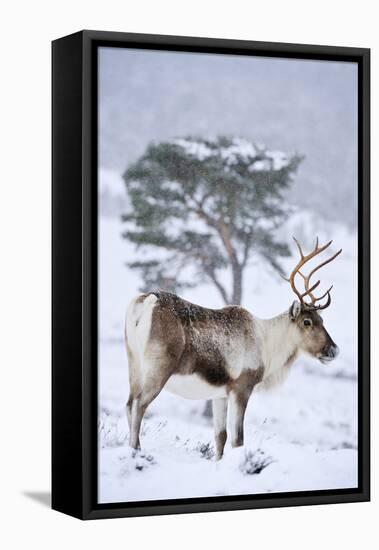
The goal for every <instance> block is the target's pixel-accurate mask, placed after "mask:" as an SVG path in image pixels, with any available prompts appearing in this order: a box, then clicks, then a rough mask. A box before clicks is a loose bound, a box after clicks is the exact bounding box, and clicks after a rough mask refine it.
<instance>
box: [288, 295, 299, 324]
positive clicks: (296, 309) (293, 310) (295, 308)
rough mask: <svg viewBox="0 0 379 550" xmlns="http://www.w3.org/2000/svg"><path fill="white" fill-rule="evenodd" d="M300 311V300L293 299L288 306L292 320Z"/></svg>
mask: <svg viewBox="0 0 379 550" xmlns="http://www.w3.org/2000/svg"><path fill="white" fill-rule="evenodd" d="M300 312H301V304H300V302H298V301H297V300H295V301H294V302H293V304H292V306H291V307H290V311H289V314H290V317H291V319H293V320H294V319H296V318H297V317H298V316H299V315H300Z"/></svg>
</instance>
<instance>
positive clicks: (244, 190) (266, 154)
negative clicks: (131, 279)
mask: <svg viewBox="0 0 379 550" xmlns="http://www.w3.org/2000/svg"><path fill="white" fill-rule="evenodd" d="M300 162H301V157H299V156H298V155H294V156H292V157H287V156H286V155H284V154H283V153H279V152H275V151H269V150H268V149H266V148H265V147H263V146H258V145H256V144H254V143H252V142H249V141H247V140H244V139H241V138H228V137H218V138H217V139H214V140H210V139H201V138H182V139H175V140H172V141H169V142H163V143H158V144H152V145H150V146H148V148H147V150H146V152H145V153H144V154H143V155H142V156H141V157H140V158H139V159H138V160H137V161H136V162H135V163H134V164H132V165H131V166H130V167H129V168H128V169H127V170H126V172H125V174H124V181H125V184H126V187H127V190H128V196H129V200H130V208H129V211H128V212H127V213H126V214H125V215H123V221H124V223H125V227H126V229H125V232H124V234H123V236H124V237H125V238H126V239H129V240H130V241H131V242H133V243H134V244H135V245H136V248H137V249H140V250H141V251H142V252H143V251H145V253H148V254H149V256H148V259H144V258H141V259H139V260H138V261H135V262H133V263H130V264H129V266H130V267H131V268H132V269H137V270H139V271H140V273H141V275H142V279H143V281H144V288H142V289H141V290H151V289H154V288H162V289H165V290H170V291H174V292H178V291H180V290H181V289H183V288H189V287H194V286H196V285H198V284H200V283H202V282H205V281H206V282H209V283H211V284H213V285H214V286H215V288H216V289H217V291H218V292H219V295H220V297H221V299H222V301H223V302H224V303H225V304H240V303H241V300H242V289H243V274H244V269H245V268H246V265H247V264H248V262H249V260H250V259H251V258H252V256H253V255H257V256H260V257H261V258H263V259H264V260H265V261H266V262H267V263H268V264H269V265H270V266H271V267H272V268H273V269H274V270H276V271H278V272H281V267H280V263H279V259H280V258H281V257H284V256H288V255H289V250H288V248H287V245H286V244H285V243H283V242H280V241H279V240H278V239H277V237H275V235H277V234H278V231H277V230H278V228H279V227H280V226H281V225H282V224H283V222H284V221H285V220H286V219H287V218H288V215H289V208H288V206H287V202H286V201H285V200H284V194H285V192H286V191H287V190H288V188H289V187H290V185H291V183H292V181H293V175H294V174H295V172H296V170H297V167H298V166H299V163H300ZM224 269H229V270H230V271H231V275H232V277H231V280H232V284H231V287H230V288H227V287H226V286H225V284H223V283H222V282H221V279H220V272H221V271H222V270H224Z"/></svg>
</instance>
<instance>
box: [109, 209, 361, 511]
mask: <svg viewBox="0 0 379 550" xmlns="http://www.w3.org/2000/svg"><path fill="white" fill-rule="evenodd" d="M121 233H122V226H121V223H120V221H119V219H117V218H109V217H107V218H105V217H100V219H99V333H100V339H99V438H98V443H99V502H119V501H133V500H151V499H170V498H184V497H185V498H189V497H200V496H216V495H233V494H258V493H268V492H282V491H303V490H316V489H337V488H348V487H349V488H350V487H356V486H357V377H356V374H357V371H356V369H357V331H356V320H357V297H356V288H357V274H356V271H357V246H356V235H355V234H354V233H353V234H351V233H349V232H348V231H347V230H346V229H345V228H344V226H342V225H338V224H326V223H325V222H324V221H321V220H319V219H318V218H317V217H316V216H315V215H313V214H312V213H309V212H302V213H298V214H296V215H294V216H293V217H292V218H291V221H290V222H289V223H288V224H287V225H286V226H285V227H284V228H282V229H281V237H282V239H283V240H287V242H289V243H290V242H291V237H292V235H295V236H296V237H298V238H299V239H300V241H301V242H302V243H303V244H304V248H305V249H306V250H308V249H310V248H311V247H312V246H313V245H314V238H315V235H316V234H317V233H318V236H319V238H320V242H326V241H327V240H329V239H330V237H331V236H332V237H333V238H334V240H335V242H334V243H333V245H332V246H331V253H333V252H334V251H336V250H337V249H338V248H340V247H342V248H343V253H342V255H341V256H340V257H339V258H338V260H336V261H335V262H333V263H331V264H329V265H328V267H326V268H325V270H323V271H324V272H323V274H322V287H323V288H324V287H325V288H327V287H328V286H330V284H331V283H334V285H335V286H334V289H333V291H332V305H331V307H330V308H329V309H328V310H326V311H325V314H324V320H325V325H326V328H327V329H328V331H329V332H330V334H331V336H332V337H333V339H334V340H335V341H336V343H337V344H338V345H339V347H340V350H341V353H340V355H339V357H338V358H337V359H336V360H335V361H334V362H333V363H332V364H331V365H329V366H325V365H321V364H320V363H318V362H316V361H314V360H312V359H304V358H303V359H301V360H299V361H297V363H296V364H295V366H294V367H293V369H292V371H291V374H290V376H289V377H288V379H287V381H286V383H285V384H284V385H283V386H281V387H279V388H277V389H275V390H272V391H271V392H263V391H261V392H257V393H256V394H254V395H253V396H252V398H251V400H250V402H249V406H248V409H247V413H246V420H245V438H246V443H245V447H244V448H243V449H234V450H232V449H231V448H230V447H229V445H228V443H227V447H226V454H225V456H224V458H223V459H222V460H221V461H220V462H216V461H215V460H214V458H213V452H214V448H213V445H214V442H213V429H212V425H211V423H209V421H207V420H206V419H205V418H204V417H203V416H202V414H201V413H202V411H203V408H204V402H202V401H187V400H185V399H181V398H180V397H176V396H173V395H171V394H169V393H168V392H165V391H162V393H161V394H160V395H159V396H158V398H157V399H156V400H155V401H154V402H153V403H152V404H151V406H150V407H149V409H148V411H147V413H146V415H145V419H144V421H143V426H142V435H141V442H142V451H141V452H138V453H135V452H132V451H131V449H130V448H129V446H128V429H127V423H126V416H125V410H124V408H125V402H126V400H127V396H128V366H127V358H126V353H125V348H124V343H123V325H124V317H125V310H126V307H127V304H128V302H129V300H130V299H131V298H132V297H133V296H134V295H135V293H136V292H137V291H138V286H139V284H140V281H139V277H138V274H137V273H135V272H133V271H131V270H130V269H127V268H126V267H125V263H126V262H127V261H131V260H132V259H133V257H134V254H135V253H134V248H133V246H132V245H131V244H130V243H128V242H126V241H125V240H124V239H122V238H121ZM291 246H292V244H291ZM293 250H294V253H295V247H294V248H293ZM294 260H295V257H293V258H289V259H288V260H286V261H285V262H283V265H284V266H285V268H286V270H288V271H289V270H290V268H291V266H292V265H293V263H294ZM223 277H224V278H225V279H226V278H227V277H228V274H227V273H225V274H223ZM183 297H185V298H187V299H190V300H191V301H193V302H195V303H199V304H201V305H205V306H209V307H220V306H221V305H222V304H221V303H220V301H219V297H218V295H217V292H216V291H215V290H214V289H213V288H212V287H211V286H209V285H202V286H200V287H197V288H195V289H192V290H189V291H187V292H185V293H183ZM293 299H294V296H293V294H292V292H291V290H290V288H289V285H288V284H287V283H285V282H284V281H282V280H281V279H280V278H279V277H278V276H277V275H275V274H273V273H272V272H271V271H270V270H269V269H268V268H267V269H266V268H263V267H262V263H261V262H256V263H252V265H251V266H249V268H248V269H247V272H246V274H245V279H244V303H243V305H244V306H245V307H247V309H249V310H250V311H251V312H252V313H253V314H255V315H257V316H258V317H272V316H274V315H277V314H278V313H280V312H281V311H284V310H286V309H287V308H288V307H289V305H290V304H291V302H292V301H293ZM260 468H261V469H260Z"/></svg>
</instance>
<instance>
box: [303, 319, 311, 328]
mask: <svg viewBox="0 0 379 550" xmlns="http://www.w3.org/2000/svg"><path fill="white" fill-rule="evenodd" d="M303 322H304V326H305V327H310V326H312V321H311V320H310V319H304V321H303Z"/></svg>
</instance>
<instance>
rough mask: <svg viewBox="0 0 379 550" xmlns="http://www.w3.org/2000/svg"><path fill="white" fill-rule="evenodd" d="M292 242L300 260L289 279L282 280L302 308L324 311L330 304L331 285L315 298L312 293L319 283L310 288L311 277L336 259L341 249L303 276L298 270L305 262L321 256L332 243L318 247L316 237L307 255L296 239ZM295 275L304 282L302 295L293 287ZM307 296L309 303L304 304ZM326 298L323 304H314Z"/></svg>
mask: <svg viewBox="0 0 379 550" xmlns="http://www.w3.org/2000/svg"><path fill="white" fill-rule="evenodd" d="M293 240H294V241H295V243H296V246H297V248H298V250H299V254H300V260H299V262H298V263H297V265H296V266H295V267H294V269H293V271H292V273H291V275H290V276H289V278H288V279H287V278H286V277H284V278H285V280H286V281H288V282H289V283H290V285H291V288H292V290H293V291H294V293H295V294H296V296H297V297H298V298H299V300H300V303H301V304H303V305H304V306H307V307H309V308H312V309H325V308H327V307H328V306H329V305H330V302H331V297H330V291H331V290H332V288H333V285H332V286H331V287H330V288H328V290H327V291H326V292H325V293H324V294H323V295H322V296H320V297H319V298H317V297H316V296H314V294H313V291H314V290H315V289H316V288H317V287H318V286H319V284H320V281H317V282H316V283H314V284H313V285H312V286H310V280H311V277H312V275H314V274H315V273H316V271H318V270H319V269H320V268H321V267H323V266H324V265H326V264H328V263H330V262H331V261H333V260H334V259H335V258H337V256H338V255H339V254H341V252H342V248H341V250H339V251H338V252H336V253H335V254H333V256H331V257H330V258H328V259H327V260H325V261H324V262H322V263H321V264H319V265H318V266H316V267H315V268H314V269H312V271H311V272H310V273H309V275H304V274H303V273H302V272H301V271H300V269H301V268H302V267H303V266H304V265H305V264H306V263H307V262H309V260H311V259H312V258H314V257H315V256H318V255H319V254H321V252H324V250H326V249H327V248H329V246H330V245H331V244H332V242H333V241H329V242H328V243H326V244H324V245H323V246H319V245H318V237H317V238H316V246H315V247H314V249H313V250H312V252H310V253H309V254H304V253H303V250H302V248H301V246H300V243H299V241H298V240H297V239H295V237H293ZM297 274H299V275H300V276H301V277H302V278H303V281H304V288H305V291H304V292H303V293H301V292H299V291H298V289H297V288H296V285H295V277H296V275H297ZM307 296H309V298H310V299H311V302H310V303H309V302H306V301H305V300H304V298H306V297H307ZM326 296H327V297H328V299H327V301H326V302H325V304H320V305H316V302H319V301H320V300H323V299H324V298H325V297H326Z"/></svg>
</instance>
